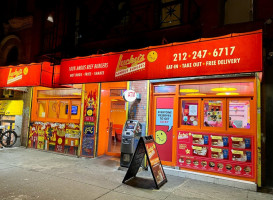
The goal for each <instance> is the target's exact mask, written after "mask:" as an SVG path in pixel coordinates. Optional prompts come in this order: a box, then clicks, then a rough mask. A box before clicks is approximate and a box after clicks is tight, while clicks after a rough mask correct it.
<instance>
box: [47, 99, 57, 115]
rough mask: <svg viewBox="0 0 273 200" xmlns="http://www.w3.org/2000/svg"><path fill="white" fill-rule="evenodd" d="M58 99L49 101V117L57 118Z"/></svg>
mask: <svg viewBox="0 0 273 200" xmlns="http://www.w3.org/2000/svg"><path fill="white" fill-rule="evenodd" d="M57 109H58V101H55V100H52V101H49V102H48V118H54V119H55V118H57Z"/></svg>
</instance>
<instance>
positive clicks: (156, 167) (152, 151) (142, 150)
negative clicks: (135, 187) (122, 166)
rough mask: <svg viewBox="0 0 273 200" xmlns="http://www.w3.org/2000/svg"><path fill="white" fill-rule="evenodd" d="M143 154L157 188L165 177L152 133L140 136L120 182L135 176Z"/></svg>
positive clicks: (165, 179) (164, 180)
mask: <svg viewBox="0 0 273 200" xmlns="http://www.w3.org/2000/svg"><path fill="white" fill-rule="evenodd" d="M145 154H146V156H147V160H148V163H149V166H150V169H151V172H152V175H153V179H154V182H155V185H156V188H157V189H159V188H160V187H161V186H162V185H163V184H164V183H166V182H167V178H166V175H165V172H164V170H163V167H162V165H161V161H160V158H159V155H158V152H157V149H156V145H155V142H154V139H153V136H152V135H150V136H146V137H141V138H140V140H139V142H138V145H137V148H136V151H135V154H134V156H133V159H132V161H131V163H130V166H129V168H128V171H127V173H126V175H125V177H124V179H123V181H122V183H125V182H126V181H127V180H129V179H131V178H133V177H135V176H136V174H137V172H138V169H139V167H140V166H141V163H142V160H143V158H144V156H145Z"/></svg>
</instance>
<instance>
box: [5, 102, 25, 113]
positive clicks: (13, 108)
mask: <svg viewBox="0 0 273 200" xmlns="http://www.w3.org/2000/svg"><path fill="white" fill-rule="evenodd" d="M23 105H24V102H23V100H1V101H0V115H22V114H23Z"/></svg>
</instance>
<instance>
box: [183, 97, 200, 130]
mask: <svg viewBox="0 0 273 200" xmlns="http://www.w3.org/2000/svg"><path fill="white" fill-rule="evenodd" d="M185 100H192V101H197V102H198V125H197V126H189V125H183V124H182V120H183V117H182V105H183V104H182V101H185ZM201 104H202V101H201V98H180V99H179V110H180V111H179V119H178V120H179V122H178V123H179V125H178V128H179V129H185V130H200V129H201V107H202V105H201Z"/></svg>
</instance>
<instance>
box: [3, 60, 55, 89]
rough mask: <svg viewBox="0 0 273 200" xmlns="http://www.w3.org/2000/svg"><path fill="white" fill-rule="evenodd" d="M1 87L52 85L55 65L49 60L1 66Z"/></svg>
mask: <svg viewBox="0 0 273 200" xmlns="http://www.w3.org/2000/svg"><path fill="white" fill-rule="evenodd" d="M0 74H1V79H0V87H23V86H24V87H27V86H45V87H52V76H53V67H52V66H51V64H50V63H49V62H43V63H33V64H29V65H19V66H7V67H0Z"/></svg>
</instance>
